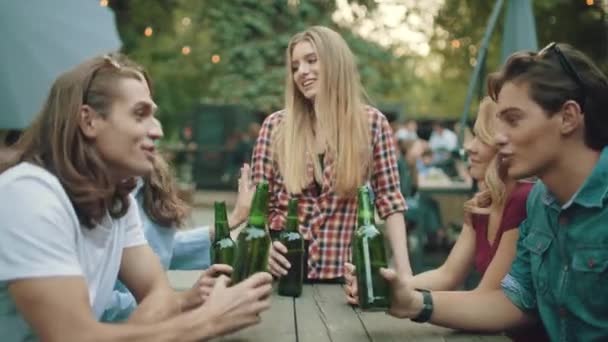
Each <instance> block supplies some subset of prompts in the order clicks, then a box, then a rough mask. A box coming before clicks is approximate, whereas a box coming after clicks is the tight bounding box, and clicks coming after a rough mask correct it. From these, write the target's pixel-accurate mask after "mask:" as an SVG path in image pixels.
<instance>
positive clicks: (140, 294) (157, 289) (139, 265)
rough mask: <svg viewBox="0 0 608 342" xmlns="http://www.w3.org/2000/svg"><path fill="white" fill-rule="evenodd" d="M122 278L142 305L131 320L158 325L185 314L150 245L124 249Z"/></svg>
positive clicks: (179, 299)
mask: <svg viewBox="0 0 608 342" xmlns="http://www.w3.org/2000/svg"><path fill="white" fill-rule="evenodd" d="M119 277H120V280H121V281H122V282H123V283H124V284H125V286H126V287H127V288H128V289H129V290H130V291H131V293H132V294H133V296H134V297H135V299H136V300H137V302H138V303H139V306H138V307H137V309H135V311H134V312H133V313H132V314H131V317H130V318H129V321H132V322H138V323H144V322H145V323H154V322H159V321H161V320H164V319H167V318H169V317H172V316H175V315H176V314H178V313H180V312H181V311H182V304H183V303H182V302H181V297H180V296H179V295H178V294H177V293H176V292H175V291H173V289H171V286H170V285H169V280H168V279H167V275H166V273H165V271H164V270H163V268H162V266H161V264H160V261H159V260H158V257H157V256H156V255H155V254H154V252H153V251H152V249H151V248H150V247H149V246H148V245H142V246H136V247H130V248H125V249H124V252H123V256H122V261H121V265H120V273H119Z"/></svg>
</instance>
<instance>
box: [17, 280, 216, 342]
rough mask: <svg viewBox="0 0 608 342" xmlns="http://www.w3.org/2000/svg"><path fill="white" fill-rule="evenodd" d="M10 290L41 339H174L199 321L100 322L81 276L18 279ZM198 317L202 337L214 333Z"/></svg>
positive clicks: (118, 340)
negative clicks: (152, 323)
mask: <svg viewBox="0 0 608 342" xmlns="http://www.w3.org/2000/svg"><path fill="white" fill-rule="evenodd" d="M9 291H10V294H11V296H12V297H13V298H14V300H15V303H16V305H17V309H18V310H19V312H20V313H21V314H22V315H23V317H24V318H25V320H26V321H27V322H28V323H29V325H30V326H31V327H32V329H33V330H34V331H35V332H36V333H37V335H38V338H39V339H40V340H42V341H50V342H55V341H57V342H72V341H74V342H78V341H108V342H110V341H117V342H120V341H135V342H136V341H173V340H177V338H179V337H180V335H182V336H183V335H185V334H184V333H180V330H182V329H183V330H184V331H186V330H193V329H194V327H193V326H189V324H196V323H195V322H196V320H192V321H191V322H188V321H187V320H180V321H177V320H174V321H166V322H163V323H161V324H155V325H132V324H121V325H113V324H102V323H99V322H97V320H96V319H95V317H94V316H93V314H92V312H91V308H90V306H89V298H88V291H87V287H86V284H85V282H84V279H83V278H82V277H79V276H66V277H48V278H36V279H25V280H18V281H14V282H12V283H11V284H10V285H9ZM198 321H199V322H198V324H200V326H198V327H197V328H198V329H200V336H201V338H208V337H211V336H213V334H214V332H213V330H212V327H213V326H212V325H210V324H208V323H204V321H202V320H200V318H198ZM203 331H206V332H203ZM190 340H194V339H192V338H191V339H190Z"/></svg>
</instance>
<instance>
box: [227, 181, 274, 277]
mask: <svg viewBox="0 0 608 342" xmlns="http://www.w3.org/2000/svg"><path fill="white" fill-rule="evenodd" d="M267 215H268V182H266V181H261V182H260V183H258V185H257V186H256V189H255V194H254V195H253V201H252V204H251V212H250V214H249V220H248V222H247V226H246V227H245V228H244V229H243V230H242V231H241V232H240V233H239V237H238V239H237V247H236V260H235V263H234V271H233V272H232V284H237V283H239V282H240V281H242V280H245V279H247V278H248V277H249V276H250V275H252V274H254V273H257V272H267V271H268V253H269V252H270V235H269V234H268V230H266V223H267Z"/></svg>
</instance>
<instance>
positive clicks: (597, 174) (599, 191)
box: [542, 147, 608, 209]
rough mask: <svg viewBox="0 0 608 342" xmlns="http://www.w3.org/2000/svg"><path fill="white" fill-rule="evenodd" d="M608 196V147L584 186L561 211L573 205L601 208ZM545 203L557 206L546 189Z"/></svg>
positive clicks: (554, 199)
mask: <svg viewBox="0 0 608 342" xmlns="http://www.w3.org/2000/svg"><path fill="white" fill-rule="evenodd" d="M607 194H608V147H605V148H604V149H603V150H602V152H601V154H600V158H599V159H598V161H597V163H596V164H595V166H594V167H593V171H591V174H590V175H589V177H587V179H585V182H584V183H583V185H582V186H581V187H580V188H579V189H578V190H577V191H576V192H575V193H574V196H572V198H570V200H569V201H568V202H566V203H565V204H564V205H562V207H561V209H567V208H568V207H570V206H571V205H572V204H573V203H576V204H579V205H581V206H583V207H587V208H592V207H601V206H602V205H603V203H604V199H605V198H606V195H607ZM542 200H543V203H544V204H545V205H547V206H553V205H557V199H556V198H555V197H554V196H553V194H552V193H551V192H550V191H549V190H547V188H545V192H544V193H543V196H542Z"/></svg>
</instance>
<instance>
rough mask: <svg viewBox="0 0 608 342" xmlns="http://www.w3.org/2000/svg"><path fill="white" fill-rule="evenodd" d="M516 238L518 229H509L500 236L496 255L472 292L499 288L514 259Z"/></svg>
mask: <svg viewBox="0 0 608 342" xmlns="http://www.w3.org/2000/svg"><path fill="white" fill-rule="evenodd" d="M518 238H519V229H510V230H508V231H506V232H504V233H503V234H502V237H501V238H500V242H499V245H498V248H497V249H496V254H495V255H494V257H493V258H492V261H491V262H490V264H489V265H488V268H487V270H486V272H485V273H484V275H483V278H481V281H480V282H479V285H477V287H476V288H475V290H474V291H487V290H496V289H498V288H500V281H501V280H502V279H503V278H504V277H505V275H507V273H508V272H509V270H510V269H511V264H512V263H513V260H514V259H515V254H516V253H517V239H518Z"/></svg>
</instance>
